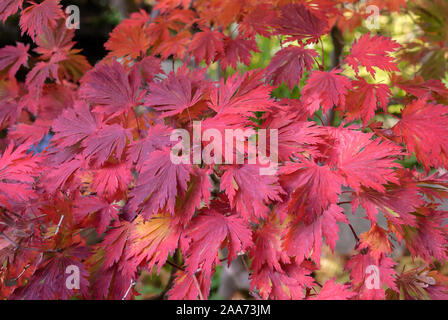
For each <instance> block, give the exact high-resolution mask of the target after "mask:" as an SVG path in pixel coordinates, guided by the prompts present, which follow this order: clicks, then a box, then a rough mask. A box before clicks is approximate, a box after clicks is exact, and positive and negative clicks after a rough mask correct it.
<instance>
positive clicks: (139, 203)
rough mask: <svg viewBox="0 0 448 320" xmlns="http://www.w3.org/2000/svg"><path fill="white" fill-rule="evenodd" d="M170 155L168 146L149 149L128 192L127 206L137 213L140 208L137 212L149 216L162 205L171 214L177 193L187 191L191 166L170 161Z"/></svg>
mask: <svg viewBox="0 0 448 320" xmlns="http://www.w3.org/2000/svg"><path fill="white" fill-rule="evenodd" d="M170 154H171V150H170V149H168V148H164V149H162V150H156V151H154V152H152V153H151V154H150V157H149V159H148V160H147V161H146V162H145V163H144V165H143V168H142V170H141V173H140V176H139V177H138V179H137V183H136V186H135V187H134V189H133V190H132V191H131V192H130V196H131V197H132V198H131V200H130V201H129V205H130V208H131V209H132V210H133V211H134V212H137V209H138V208H139V207H142V211H141V214H142V215H143V216H144V217H145V218H150V217H151V216H152V215H153V214H155V213H157V212H158V211H159V208H160V209H164V208H166V210H167V211H168V212H170V213H171V214H173V215H174V213H175V211H174V207H175V202H176V197H177V195H178V194H179V193H181V194H182V193H184V192H185V191H186V190H187V182H188V181H189V180H190V171H191V168H190V166H188V165H185V164H174V163H173V162H172V161H171V159H170Z"/></svg>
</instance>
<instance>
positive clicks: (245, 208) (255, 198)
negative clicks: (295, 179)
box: [221, 164, 284, 221]
mask: <svg viewBox="0 0 448 320" xmlns="http://www.w3.org/2000/svg"><path fill="white" fill-rule="evenodd" d="M261 168H262V166H260V165H253V164H247V165H239V166H227V167H225V168H224V170H225V171H224V174H223V175H222V177H221V189H222V190H225V192H226V194H227V196H228V197H229V200H230V204H231V206H232V208H235V210H236V212H238V213H239V214H240V215H241V216H242V217H243V218H244V219H246V220H251V221H255V220H256V219H259V218H265V217H266V215H267V213H268V211H269V209H268V207H267V205H268V204H269V203H270V202H273V201H281V198H280V195H281V194H283V193H284V192H283V190H282V188H281V187H280V185H279V184H278V178H277V177H276V176H272V175H260V169H261Z"/></svg>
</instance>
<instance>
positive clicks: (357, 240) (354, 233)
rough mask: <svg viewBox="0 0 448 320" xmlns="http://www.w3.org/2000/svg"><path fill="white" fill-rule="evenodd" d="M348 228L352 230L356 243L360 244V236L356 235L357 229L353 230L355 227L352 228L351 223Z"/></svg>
mask: <svg viewBox="0 0 448 320" xmlns="http://www.w3.org/2000/svg"><path fill="white" fill-rule="evenodd" d="M348 226H349V227H350V230H352V233H353V236H354V237H355V239H356V242H357V243H358V242H359V237H358V235H357V234H356V232H355V229H354V228H353V226H352V224H351V223H349V224H348Z"/></svg>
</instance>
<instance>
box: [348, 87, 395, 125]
mask: <svg viewBox="0 0 448 320" xmlns="http://www.w3.org/2000/svg"><path fill="white" fill-rule="evenodd" d="M352 84H353V87H354V89H353V90H350V91H349V92H348V94H347V96H346V101H345V106H341V109H343V110H344V111H345V112H346V113H345V114H346V116H347V118H346V119H347V121H353V120H355V119H361V120H362V124H363V125H364V126H365V125H366V124H367V122H369V121H370V120H371V119H372V118H373V117H374V116H375V111H376V110H378V109H383V110H384V111H386V112H387V105H388V103H389V97H390V95H391V92H390V90H389V88H388V87H387V85H386V84H381V83H380V84H370V83H367V81H365V80H364V79H362V78H360V79H359V80H357V81H354V82H353V83H352Z"/></svg>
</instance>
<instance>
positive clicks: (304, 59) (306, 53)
mask: <svg viewBox="0 0 448 320" xmlns="http://www.w3.org/2000/svg"><path fill="white" fill-rule="evenodd" d="M315 56H317V52H316V51H314V50H312V49H306V48H304V47H297V46H288V47H286V48H284V49H281V50H280V51H278V52H277V53H276V54H275V56H274V57H273V58H272V60H271V63H270V64H269V65H268V66H267V68H266V80H267V81H268V82H270V81H272V82H273V84H274V85H280V84H282V83H283V82H285V83H286V84H287V85H288V86H289V88H290V89H291V90H292V88H293V87H294V86H295V85H298V84H299V82H300V79H302V75H303V73H304V71H305V70H308V71H310V70H311V69H312V68H313V64H314V60H313V57H315Z"/></svg>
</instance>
